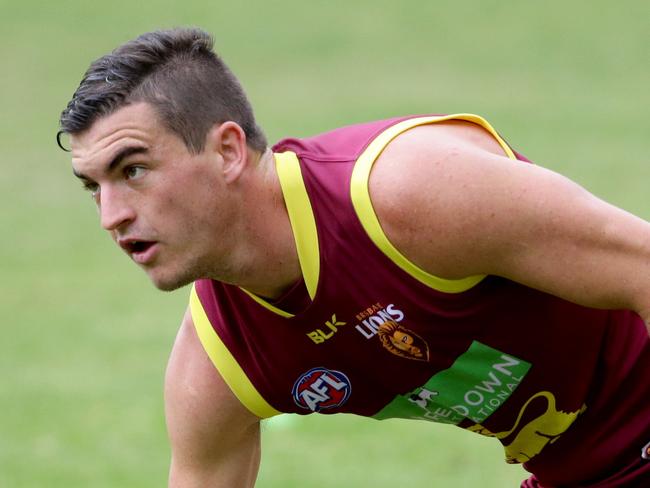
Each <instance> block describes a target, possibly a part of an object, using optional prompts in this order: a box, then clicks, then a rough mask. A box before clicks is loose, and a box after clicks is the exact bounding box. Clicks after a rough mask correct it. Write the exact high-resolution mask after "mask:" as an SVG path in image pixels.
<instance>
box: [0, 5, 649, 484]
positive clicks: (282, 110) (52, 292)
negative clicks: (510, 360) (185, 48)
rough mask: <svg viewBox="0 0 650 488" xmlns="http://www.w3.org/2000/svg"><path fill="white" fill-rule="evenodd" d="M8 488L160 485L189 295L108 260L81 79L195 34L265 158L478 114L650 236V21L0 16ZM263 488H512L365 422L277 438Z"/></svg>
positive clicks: (466, 458)
mask: <svg viewBox="0 0 650 488" xmlns="http://www.w3.org/2000/svg"><path fill="white" fill-rule="evenodd" d="M0 7H2V9H1V11H2V15H1V16H0V59H2V63H3V66H2V74H1V75H0V84H1V85H0V88H1V90H0V107H1V109H2V112H1V113H2V117H0V147H2V151H1V152H0V154H1V158H2V160H1V164H2V171H0V198H1V199H2V205H1V207H0V216H1V222H2V239H1V240H0V266H1V268H0V277H1V280H0V317H1V322H0V324H1V325H0V327H2V338H1V339H0V373H1V374H2V380H1V381H0V412H1V416H0V487H8V488H32V487H34V488H40V487H62V488H63V487H65V488H70V487H116V486H119V487H159V486H164V485H165V480H166V472H167V464H168V457H169V449H168V446H167V441H166V434H165V428H164V417H163V406H162V393H161V392H162V388H161V387H162V379H163V373H164V365H165V361H166V357H167V355H168V352H169V349H170V346H171V343H172V341H173V338H174V334H175V330H176V328H177V325H178V323H179V320H180V317H181V315H182V311H183V309H184V306H185V302H186V298H187V290H183V291H179V292H176V293H173V294H162V293H160V292H157V291H156V290H154V289H153V287H152V286H151V285H150V284H149V282H148V280H147V278H146V277H145V276H144V275H142V273H140V272H139V271H138V270H137V269H136V267H135V266H133V265H132V264H131V263H129V262H128V260H127V259H126V258H125V257H124V256H123V255H122V253H121V252H120V251H119V250H118V249H116V248H115V246H114V245H112V244H111V243H110V242H109V239H108V238H107V237H106V236H105V235H103V233H102V231H101V230H100V229H99V226H98V225H97V216H96V212H95V210H94V208H93V205H92V202H91V201H90V200H89V199H88V197H87V196H85V195H84V194H82V192H81V191H80V188H79V184H78V183H77V182H75V181H74V179H73V178H72V176H71V172H70V168H69V161H68V155H66V154H64V153H62V152H60V151H58V150H57V148H56V146H55V143H54V134H55V132H56V130H57V121H58V115H59V113H60V111H61V109H62V108H63V107H64V106H65V104H66V103H67V101H68V99H69V97H70V96H71V94H72V92H73V91H74V89H75V88H76V86H77V84H78V82H79V80H80V78H81V75H82V73H83V71H84V70H85V69H86V67H87V65H88V63H89V62H90V61H91V60H92V59H95V58H96V57H99V56H100V55H102V54H104V53H105V52H106V51H108V50H110V49H112V48H113V47H115V46H116V45H117V44H118V43H120V42H123V41H125V40H127V39H130V38H132V37H134V36H135V35H137V34H139V33H141V32H143V31H147V30H151V29H155V28H160V27H170V26H176V25H199V26H202V27H204V28H205V29H207V30H209V31H211V32H213V33H214V34H215V37H216V39H217V48H218V50H219V51H220V52H221V53H222V55H223V56H224V58H225V59H226V61H228V62H229V63H230V65H231V66H232V68H233V69H234V71H235V72H236V73H238V74H239V76H240V77H241V79H242V82H243V83H244V85H245V87H246V88H247V90H248V92H249V95H250V97H251V99H252V101H253V103H254V106H255V107H257V115H258V118H259V121H260V123H261V125H262V126H264V127H265V128H266V130H267V133H268V136H269V139H270V140H275V139H277V138H279V137H282V136H286V135H294V136H303V135H308V134H312V133H315V132H318V131H323V130H326V129H329V128H332V127H335V126H337V125H341V124H348V123H352V122H357V121H363V120H370V119H374V118H380V117H388V116H393V115H398V114H407V113H425V112H475V113H480V114H482V115H484V116H486V117H487V118H488V119H489V120H490V121H491V122H492V123H493V124H494V125H495V126H496V127H497V128H498V129H499V130H500V132H501V133H502V134H503V135H504V136H505V137H506V139H508V140H509V141H510V142H511V143H512V144H513V145H514V146H516V147H517V148H519V149H520V150H521V151H522V152H524V153H525V154H526V155H527V156H528V157H530V158H531V159H533V160H534V161H536V162H538V163H539V164H542V165H545V166H548V167H551V168H554V169H556V170H559V171H561V172H563V173H565V174H567V175H568V176H570V177H572V178H574V179H575V180H577V181H579V182H580V183H582V184H583V185H585V186H586V187H587V188H589V189H590V190H592V191H593V192H595V193H596V194H598V195H600V196H602V197H604V198H605V199H608V200H610V201H612V202H614V203H616V204H618V205H620V206H622V207H624V208H626V209H628V210H630V211H633V212H635V213H637V214H639V215H641V216H643V217H645V218H650V198H649V197H648V190H647V186H648V182H649V181H650V178H649V177H650V164H649V163H650V162H649V160H648V156H647V155H648V153H650V144H649V140H650V130H649V129H650V123H649V122H648V110H649V108H650V95H649V90H648V87H649V86H650V68H649V66H648V57H647V46H648V41H649V39H648V34H647V24H646V22H647V19H648V16H649V14H650V8H649V7H648V3H647V2H646V1H643V0H628V1H623V2H611V1H605V0H591V1H587V0H576V1H572V2H566V1H559V0H550V1H547V2H503V1H499V2H498V1H495V0H482V1H479V0H470V1H466V2H459V1H455V0H442V1H425V0H422V1H415V0H405V1H402V2H386V1H383V0H376V1H373V2H370V1H359V2H339V1H330V2H320V1H315V2H298V1H295V0H290V1H286V2H281V3H277V4H276V3H274V2H263V1H254V2H247V1H242V2H239V3H236V2H219V1H214V2H200V1H198V0H190V1H189V2H184V3H182V6H181V2H172V1H152V2H146V3H143V4H142V5H139V6H138V5H136V4H135V2H127V1H124V0H116V1H113V2H109V3H94V2H92V3H91V2H81V1H72V0H62V1H59V2H51V3H42V2H35V1H33V0H27V1H25V2H8V1H5V0H0ZM263 442H264V456H263V461H262V468H261V473H260V481H259V483H258V486H260V487H262V488H281V487H282V488H290V487H301V488H302V487H307V488H311V487H314V488H317V487H332V486H337V487H371V486H372V487H389V486H390V487H401V486H410V487H432V486H435V487H452V486H453V487H456V486H460V487H462V486H482V487H487V488H490V487H494V488H497V487H499V488H501V487H506V486H513V487H514V486H518V483H519V481H520V480H521V479H522V478H523V477H524V476H525V473H524V471H523V470H522V469H521V468H520V467H516V466H508V465H506V464H505V463H503V462H502V453H501V452H500V448H499V446H498V445H497V444H496V443H494V442H492V441H490V440H488V439H485V438H480V437H479V436H475V435H472V434H468V433H466V432H462V431H460V430H458V429H450V428H446V427H441V426H438V425H429V424H424V425H423V424H421V423H413V422H396V421H388V422H376V421H365V420H362V419H357V418H354V417H347V416H336V417H332V418H329V417H328V418H314V417H312V418H294V417H286V418H282V419H281V420H278V421H272V422H270V423H268V424H267V425H265V427H264V441H263Z"/></svg>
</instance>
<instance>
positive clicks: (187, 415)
mask: <svg viewBox="0 0 650 488" xmlns="http://www.w3.org/2000/svg"><path fill="white" fill-rule="evenodd" d="M165 410H166V417H167V428H168V431H169V436H170V440H171V446H172V461H171V469H170V475H169V486H170V488H193V487H196V488H198V487H201V488H213V487H214V488H217V487H224V488H225V487H233V486H237V487H242V488H244V487H252V486H253V485H254V483H255V478H256V476H257V470H258V467H259V459H260V431H259V419H258V418H257V417H255V416H254V415H253V414H252V413H250V412H249V411H248V410H247V409H246V408H245V407H244V406H243V405H242V404H241V403H240V402H239V400H237V398H236V397H235V396H234V395H233V394H232V392H231V391H230V389H229V388H228V386H227V385H226V384H225V383H224V381H223V379H222V378H221V376H220V375H219V373H218V372H217V370H216V369H215V367H214V366H213V365H212V363H211V362H210V360H209V358H208V357H207V355H206V353H205V351H204V350H203V347H202V346H201V344H200V342H199V339H198V337H197V335H196V332H195V329H194V325H193V324H192V318H191V316H190V313H189V311H188V312H186V314H185V317H184V319H183V323H182V325H181V328H180V330H179V333H178V336H177V338H176V342H175V344H174V348H173V350H172V354H171V357H170V360H169V365H168V367H167V374H166V378H165Z"/></svg>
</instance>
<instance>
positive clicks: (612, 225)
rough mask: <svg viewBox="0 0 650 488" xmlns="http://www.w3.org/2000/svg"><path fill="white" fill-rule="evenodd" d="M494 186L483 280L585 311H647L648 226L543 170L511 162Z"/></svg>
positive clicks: (486, 210) (485, 206) (485, 208)
mask: <svg viewBox="0 0 650 488" xmlns="http://www.w3.org/2000/svg"><path fill="white" fill-rule="evenodd" d="M499 180H501V181H502V183H497V181H499ZM492 181H494V182H495V187H494V190H495V192H497V193H500V194H501V196H492V195H490V194H484V195H483V197H482V202H483V203H482V204H479V205H478V207H480V208H481V210H480V215H481V217H482V219H483V222H485V225H484V229H485V230H484V232H485V238H484V239H482V240H481V241H480V244H479V246H478V249H479V251H480V252H482V253H483V254H482V255H481V254H480V253H479V254H478V257H479V259H482V261H481V262H480V263H477V264H478V265H480V266H482V267H483V270H484V271H483V272H484V273H486V274H495V275H500V276H504V277H506V278H510V279H512V280H514V281H518V282H521V283H523V284H526V285H528V286H531V287H534V288H537V289H540V290H543V291H546V292H549V293H552V294H555V295H558V296H561V297H563V298H565V299H568V300H571V301H574V302H577V303H580V304H583V305H587V306H593V307H600V308H630V309H633V310H636V311H637V312H640V313H641V312H643V311H644V310H645V309H646V307H647V306H648V303H647V302H648V298H650V297H648V295H650V224H648V223H647V222H645V221H644V220H642V219H640V218H638V217H635V216H633V215H631V214H629V213H627V212H625V211H623V210H621V209H619V208H616V207H614V206H612V205H610V204H608V203H606V202H604V201H602V200H600V199H599V198H597V197H595V196H594V195H592V194H590V193H589V192H587V191H586V190H585V189H583V188H582V187H580V186H579V185H577V184H576V183H574V182H572V181H570V180H568V179H567V178H565V177H563V176H561V175H559V174H557V173H554V172H552V171H548V170H545V169H543V168H540V167H536V166H532V165H524V164H518V163H516V162H511V163H509V167H507V168H504V170H502V171H500V174H499V172H497V174H496V175H493V178H492ZM479 237H480V236H479Z"/></svg>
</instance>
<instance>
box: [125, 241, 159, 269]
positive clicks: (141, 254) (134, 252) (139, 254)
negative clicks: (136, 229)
mask: <svg viewBox="0 0 650 488" xmlns="http://www.w3.org/2000/svg"><path fill="white" fill-rule="evenodd" d="M118 243H119V245H120V247H121V248H122V249H124V250H125V251H126V252H127V254H129V255H130V256H131V258H132V259H133V260H134V261H135V262H136V263H139V264H146V263H148V262H149V261H151V260H152V259H153V257H154V254H155V252H156V248H157V246H156V244H157V242H156V241H144V240H138V239H120V240H119V242H118Z"/></svg>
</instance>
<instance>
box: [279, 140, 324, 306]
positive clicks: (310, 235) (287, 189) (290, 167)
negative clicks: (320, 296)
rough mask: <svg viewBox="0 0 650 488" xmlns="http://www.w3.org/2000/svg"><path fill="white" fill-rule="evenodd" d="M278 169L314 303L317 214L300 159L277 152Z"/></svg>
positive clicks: (301, 267) (303, 270)
mask: <svg viewBox="0 0 650 488" xmlns="http://www.w3.org/2000/svg"><path fill="white" fill-rule="evenodd" d="M275 167H276V168H277V171H278V178H279V179H280V186H281V187H282V193H283V195H284V201H285V203H286V205H287V213H288V214H289V221H290V222H291V228H292V229H293V237H294V239H295V241H296V249H297V251H298V260H299V261H300V269H301V270H302V276H303V278H304V279H305V286H306V287H307V292H308V293H309V298H311V299H312V300H313V299H314V297H315V296H316V288H317V287H318V275H319V273H320V254H319V250H318V233H317V232H316V221H315V220H314V212H313V210H312V207H311V202H310V201H309V196H307V189H306V188H305V183H304V181H303V179H302V173H301V171H300V163H299V162H298V156H296V153H294V152H291V151H287V152H283V153H277V154H275Z"/></svg>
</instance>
